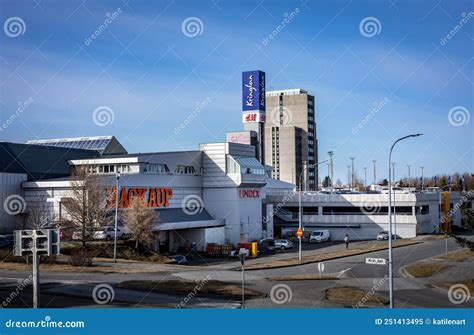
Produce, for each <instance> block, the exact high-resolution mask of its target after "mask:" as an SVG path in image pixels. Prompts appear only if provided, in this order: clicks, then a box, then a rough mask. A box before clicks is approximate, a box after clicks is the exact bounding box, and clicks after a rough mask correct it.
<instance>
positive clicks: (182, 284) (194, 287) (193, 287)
mask: <svg viewBox="0 0 474 335" xmlns="http://www.w3.org/2000/svg"><path fill="white" fill-rule="evenodd" d="M117 287H119V288H123V289H131V290H138V291H146V292H154V293H165V294H182V295H185V296H189V295H192V296H196V295H203V296H205V295H211V296H216V295H217V296H221V297H224V298H228V299H233V300H240V299H241V298H242V288H241V286H240V285H235V284H229V283H224V282H221V281H219V280H207V281H206V280H202V281H191V280H127V281H123V282H121V283H119V284H118V285H117ZM265 296H266V294H265V293H263V292H260V291H257V290H253V289H250V288H245V298H246V299H253V298H263V297H265Z"/></svg>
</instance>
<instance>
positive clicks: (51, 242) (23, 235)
mask: <svg viewBox="0 0 474 335" xmlns="http://www.w3.org/2000/svg"><path fill="white" fill-rule="evenodd" d="M14 233H15V245H14V247H13V253H14V255H15V256H26V255H33V254H37V255H47V256H51V255H58V254H59V229H38V230H16V231H15V232H14Z"/></svg>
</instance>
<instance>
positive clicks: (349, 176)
mask: <svg viewBox="0 0 474 335" xmlns="http://www.w3.org/2000/svg"><path fill="white" fill-rule="evenodd" d="M346 166H347V185H349V189H350V188H351V186H350V184H351V166H350V165H346Z"/></svg>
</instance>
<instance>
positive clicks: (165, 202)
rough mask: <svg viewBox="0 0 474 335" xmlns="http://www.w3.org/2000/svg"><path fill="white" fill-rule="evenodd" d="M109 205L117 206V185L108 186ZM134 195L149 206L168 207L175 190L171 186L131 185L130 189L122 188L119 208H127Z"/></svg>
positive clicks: (111, 206) (110, 206)
mask: <svg viewBox="0 0 474 335" xmlns="http://www.w3.org/2000/svg"><path fill="white" fill-rule="evenodd" d="M107 193H108V197H107V206H108V207H109V208H113V207H115V201H116V198H117V189H116V188H115V187H108V188H107ZM134 197H140V199H142V200H143V201H144V202H145V203H146V205H147V207H168V206H169V200H170V199H171V198H172V197H173V190H172V189H170V188H155V187H150V188H139V187H130V188H129V189H128V190H127V188H125V187H122V188H121V189H120V195H119V205H118V207H119V208H127V207H128V206H129V203H130V202H131V201H132V199H133V198H134Z"/></svg>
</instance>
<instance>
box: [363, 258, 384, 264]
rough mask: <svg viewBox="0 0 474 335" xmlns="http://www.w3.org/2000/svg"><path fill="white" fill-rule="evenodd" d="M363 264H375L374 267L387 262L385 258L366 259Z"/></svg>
mask: <svg viewBox="0 0 474 335" xmlns="http://www.w3.org/2000/svg"><path fill="white" fill-rule="evenodd" d="M365 263H367V264H376V265H385V264H387V260H386V259H385V258H366V259H365Z"/></svg>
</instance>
